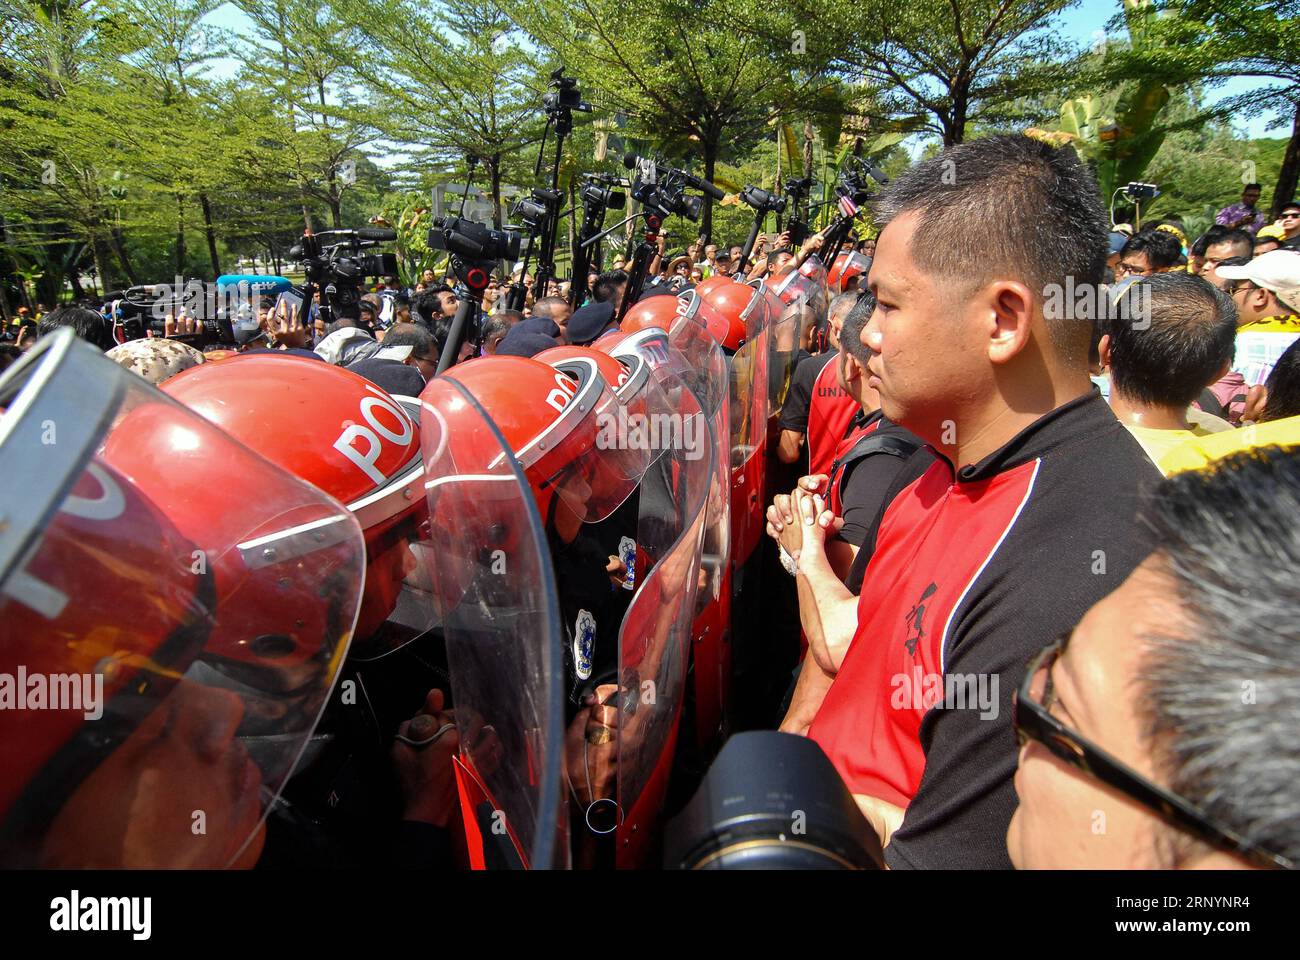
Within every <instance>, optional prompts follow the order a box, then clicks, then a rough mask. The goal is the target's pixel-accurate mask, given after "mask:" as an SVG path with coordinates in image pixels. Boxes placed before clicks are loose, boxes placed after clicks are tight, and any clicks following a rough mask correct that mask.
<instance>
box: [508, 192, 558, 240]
mask: <svg viewBox="0 0 1300 960" xmlns="http://www.w3.org/2000/svg"><path fill="white" fill-rule="evenodd" d="M561 199H563V194H562V193H561V192H560V191H559V190H546V189H542V188H540V187H536V188H534V189H533V191H532V194H531V195H530V196H529V197H527V198H525V199H523V200H517V201H515V204H514V206H512V207H511V208H510V216H512V217H514V218H515V219H516V220H520V221H522V222H523V224H524V227H525V228H526V229H527V232H528V233H530V234H532V235H533V236H537V235H539V234H541V233H543V232H544V231H545V230H546V228H547V226H548V225H549V218H550V215H551V211H552V210H555V209H558V207H559V203H560V201H561Z"/></svg>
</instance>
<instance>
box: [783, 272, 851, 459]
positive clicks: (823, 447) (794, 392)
mask: <svg viewBox="0 0 1300 960" xmlns="http://www.w3.org/2000/svg"><path fill="white" fill-rule="evenodd" d="M855 302H857V294H852V293H842V294H840V295H839V296H838V297H836V298H835V299H834V300H832V301H831V305H830V308H829V309H828V310H827V312H826V316H827V326H828V327H829V330H830V333H829V338H828V339H829V341H830V349H829V350H827V351H826V352H825V353H818V354H814V355H813V356H811V357H806V358H804V359H803V360H800V361H799V364H798V366H796V367H795V369H794V374H793V376H791V378H790V393H789V396H787V397H786V399H785V405H784V406H783V407H782V408H781V440H780V444H779V446H778V447H777V458H778V459H779V460H780V461H781V462H782V463H797V462H799V460H800V459H801V454H802V452H803V450H804V444H805V441H806V442H807V450H808V469H807V470H806V471H805V472H806V473H829V472H830V468H831V461H832V460H834V458H835V447H836V444H838V443H839V442H840V440H841V439H842V438H843V436H844V434H845V431H846V430H848V428H849V425H850V423H852V421H853V417H854V415H855V414H856V413H857V412H858V411H859V409H861V407H860V404H859V402H858V401H857V400H856V399H855V398H854V397H852V396H851V395H850V394H849V392H848V391H847V390H845V389H844V385H843V384H842V383H840V380H839V377H838V376H837V373H836V371H837V365H836V358H837V357H838V356H839V349H840V329H841V328H842V327H843V326H844V318H845V317H847V316H848V315H849V311H850V310H852V309H853V304H854V303H855Z"/></svg>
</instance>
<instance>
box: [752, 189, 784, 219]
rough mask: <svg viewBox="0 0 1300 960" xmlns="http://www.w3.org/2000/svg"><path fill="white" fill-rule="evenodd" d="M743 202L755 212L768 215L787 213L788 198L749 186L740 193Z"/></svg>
mask: <svg viewBox="0 0 1300 960" xmlns="http://www.w3.org/2000/svg"><path fill="white" fill-rule="evenodd" d="M740 199H741V202H742V203H744V204H745V205H747V206H750V207H753V208H754V209H755V210H757V211H759V212H761V213H764V214H767V213H785V207H786V203H787V202H788V200H789V198H788V197H778V196H777V195H776V194H774V193H769V192H768V191H766V190H762V189H760V188H759V187H755V186H752V185H751V186H747V187H745V189H744V190H742V191H740Z"/></svg>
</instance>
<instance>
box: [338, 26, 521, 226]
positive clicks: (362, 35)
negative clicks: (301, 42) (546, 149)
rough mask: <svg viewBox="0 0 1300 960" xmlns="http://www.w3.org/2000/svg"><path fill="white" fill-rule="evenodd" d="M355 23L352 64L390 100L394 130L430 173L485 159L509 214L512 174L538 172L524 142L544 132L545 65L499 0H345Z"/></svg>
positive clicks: (497, 219) (499, 218)
mask: <svg viewBox="0 0 1300 960" xmlns="http://www.w3.org/2000/svg"><path fill="white" fill-rule="evenodd" d="M338 6H339V10H340V13H341V15H342V16H344V17H346V19H347V21H348V22H349V23H350V24H352V30H353V31H354V33H355V34H356V37H355V39H356V40H363V41H365V42H353V43H350V44H349V46H350V47H351V48H352V49H353V50H354V51H365V50H370V49H380V50H383V51H384V55H383V56H382V57H379V58H374V59H372V58H370V57H368V56H366V55H364V53H361V54H359V55H355V56H354V57H353V59H352V61H351V62H352V66H353V68H354V69H355V70H356V72H357V73H358V75H359V76H361V77H363V78H364V80H365V82H366V84H367V85H368V86H369V87H370V88H371V90H372V91H373V95H374V97H375V98H376V100H378V101H379V102H382V103H383V104H384V111H383V113H384V116H385V133H386V136H387V138H388V139H390V140H392V141H394V142H396V143H399V144H403V145H406V146H408V147H409V148H410V150H411V161H412V163H413V164H414V165H415V166H416V167H417V168H419V169H422V170H424V171H425V172H426V173H428V172H430V171H435V170H436V171H439V172H443V173H446V172H449V171H454V170H458V169H459V170H463V169H464V164H465V162H466V159H467V158H468V157H470V156H473V157H475V158H477V161H478V162H479V164H481V166H480V169H481V170H483V172H484V173H486V175H487V178H488V183H489V187H490V191H491V196H492V211H493V212H492V220H493V223H494V224H495V225H496V226H497V227H498V228H500V226H501V225H502V223H503V220H504V217H503V208H502V202H501V201H502V195H501V189H502V185H503V183H507V182H513V183H523V182H526V179H527V178H531V171H530V170H528V172H527V174H525V171H526V170H527V168H528V167H530V166H531V161H532V157H531V156H527V157H525V155H524V154H525V147H526V146H527V145H529V144H531V143H535V142H536V141H537V139H538V138H539V137H540V132H541V131H540V128H541V123H540V119H541V117H540V107H541V97H542V92H543V88H542V85H541V83H540V82H539V81H538V73H537V64H536V62H535V60H534V58H533V57H532V55H531V54H530V53H529V52H528V51H527V50H526V49H525V47H524V46H523V44H521V43H520V42H519V41H520V37H519V36H518V35H515V34H513V33H512V31H511V26H510V21H509V20H508V19H507V18H506V17H505V15H504V14H502V13H501V12H500V11H499V10H498V9H497V8H496V6H495V5H494V4H493V3H491V2H490V0H443V2H442V3H440V4H439V5H438V6H436V7H433V8H430V7H429V6H428V5H427V4H425V3H423V2H418V0H339V5H338Z"/></svg>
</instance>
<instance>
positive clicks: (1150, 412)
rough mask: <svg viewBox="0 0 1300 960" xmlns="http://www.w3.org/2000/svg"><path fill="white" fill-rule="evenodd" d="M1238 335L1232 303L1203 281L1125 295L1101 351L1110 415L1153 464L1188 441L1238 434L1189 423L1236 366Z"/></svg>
mask: <svg viewBox="0 0 1300 960" xmlns="http://www.w3.org/2000/svg"><path fill="white" fill-rule="evenodd" d="M1236 334H1237V310H1236V308H1235V307H1233V305H1232V300H1231V299H1229V297H1228V296H1227V294H1225V293H1223V292H1222V291H1221V290H1217V289H1215V288H1214V287H1212V286H1211V285H1210V284H1209V283H1208V282H1207V281H1206V280H1204V279H1203V278H1201V277H1193V276H1191V275H1189V274H1186V273H1161V274H1156V275H1155V276H1153V277H1142V278H1141V279H1139V280H1136V281H1135V282H1133V283H1131V284H1130V285H1129V286H1128V287H1127V288H1126V289H1125V290H1124V291H1123V293H1122V294H1121V295H1120V298H1119V300H1118V302H1117V304H1116V305H1115V308H1114V309H1113V310H1112V311H1111V315H1110V316H1109V317H1108V318H1107V319H1106V321H1105V333H1104V335H1103V336H1102V338H1101V343H1100V344H1099V345H1098V351H1099V352H1100V354H1101V362H1102V365H1103V366H1104V367H1107V368H1108V369H1109V370H1110V407H1111V409H1112V410H1113V411H1115V415H1116V416H1117V417H1118V418H1119V421H1120V423H1122V424H1124V426H1126V427H1127V428H1128V429H1129V432H1130V433H1132V434H1133V436H1135V437H1136V438H1137V440H1138V442H1139V443H1140V444H1142V449H1143V450H1145V451H1146V452H1147V455H1148V456H1149V457H1150V458H1151V461H1152V462H1153V463H1158V462H1159V460H1160V458H1161V457H1162V456H1163V455H1164V454H1165V453H1166V452H1168V451H1169V450H1170V449H1171V448H1173V447H1175V446H1177V445H1178V444H1180V443H1182V442H1183V441H1184V440H1188V439H1190V438H1192V437H1195V436H1204V435H1205V434H1208V433H1218V432H1220V431H1222V430H1228V429H1231V426H1230V425H1229V424H1228V423H1227V422H1226V421H1224V420H1219V419H1218V418H1217V417H1209V416H1208V415H1201V416H1198V418H1197V421H1196V422H1195V423H1193V422H1190V421H1189V414H1188V407H1189V406H1190V405H1191V403H1192V401H1193V400H1195V399H1196V398H1197V397H1198V396H1200V394H1201V392H1202V391H1203V390H1204V389H1205V388H1206V385H1207V384H1211V383H1214V382H1215V381H1217V380H1219V379H1220V378H1221V377H1223V376H1224V375H1225V374H1226V373H1227V372H1228V368H1229V367H1231V366H1232V353H1233V349H1234V341H1235V339H1236ZM1211 421H1217V422H1214V423H1212V422H1211Z"/></svg>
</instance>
